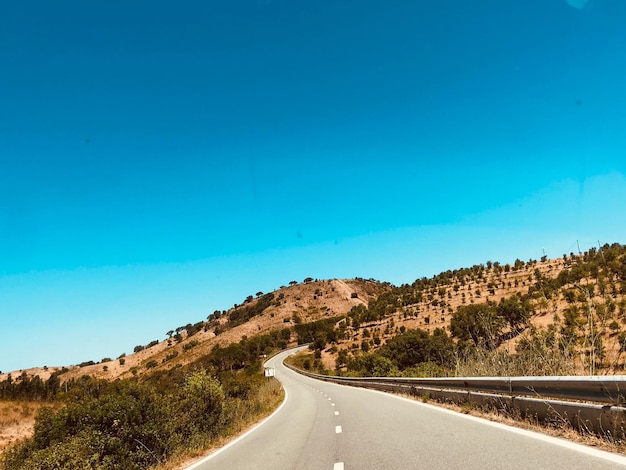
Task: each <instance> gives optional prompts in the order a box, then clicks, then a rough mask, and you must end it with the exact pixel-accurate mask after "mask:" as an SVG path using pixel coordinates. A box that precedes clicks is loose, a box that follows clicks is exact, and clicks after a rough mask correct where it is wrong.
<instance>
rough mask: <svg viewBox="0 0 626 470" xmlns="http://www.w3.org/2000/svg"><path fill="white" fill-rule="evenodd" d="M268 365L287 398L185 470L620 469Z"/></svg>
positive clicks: (594, 457) (564, 445)
mask: <svg viewBox="0 0 626 470" xmlns="http://www.w3.org/2000/svg"><path fill="white" fill-rule="evenodd" d="M288 354H289V352H283V353H280V354H279V355H277V356H275V357H274V358H272V359H270V360H269V361H268V363H267V365H268V366H270V367H275V369H276V377H277V378H278V379H279V380H280V381H281V382H282V384H283V386H284V388H285V391H286V395H287V396H286V400H285V402H284V403H283V405H282V406H281V408H280V409H279V410H278V411H277V412H276V413H274V414H273V415H272V416H271V417H270V418H269V419H268V420H267V421H265V422H264V423H263V424H262V425H261V426H259V427H257V428H255V429H254V430H253V431H252V432H250V433H248V434H246V435H244V436H243V437H242V438H240V439H238V440H237V441H235V442H233V443H231V444H230V445H228V446H226V447H225V448H222V449H220V450H218V451H217V452H215V453H214V454H212V455H211V456H209V457H208V458H206V459H204V460H203V461H201V462H198V463H196V464H194V465H192V466H191V467H188V469H189V470H191V469H193V470H209V469H213V470H215V469H250V470H252V469H263V470H266V469H272V470H280V469H284V470H294V469H307V470H308V469H312V470H317V469H319V470H353V469H354V470H356V469H358V470H367V469H380V470H383V469H384V470H389V469H457V468H458V469H481V468H484V469H496V468H497V469H532V470H536V469H543V468H545V469H564V470H575V469H581V470H583V469H584V470H590V469H602V470H609V469H617V468H620V469H624V468H626V458H625V457H622V456H617V455H614V454H609V453H605V452H601V451H597V450H595V449H593V448H588V447H584V446H580V445H577V444H573V443H571V442H569V441H565V440H561V439H555V438H550V437H546V436H543V435H541V434H537V433H533V432H529V431H525V430H520V429H517V428H511V427H508V426H504V425H501V424H497V423H491V422H489V421H486V420H482V419H478V418H474V417H471V416H467V415H462V414H458V413H454V412H451V411H448V410H444V409H441V408H438V407H435V406H432V405H428V404H424V403H421V402H417V401H413V400H408V399H404V398H401V397H397V396H393V395H389V394H385V393H381V392H376V391H371V390H365V389H359V388H353V387H346V386H342V385H336V384H330V383H326V382H321V381H318V380H314V379H310V378H308V377H304V376H301V375H299V374H297V373H295V372H293V371H291V370H289V369H287V368H286V367H285V366H284V365H282V361H283V359H284V358H285V357H286V356H287V355H288Z"/></svg>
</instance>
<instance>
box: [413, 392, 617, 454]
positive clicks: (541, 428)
mask: <svg viewBox="0 0 626 470" xmlns="http://www.w3.org/2000/svg"><path fill="white" fill-rule="evenodd" d="M403 396H404V397H405V398H410V399H413V400H420V401H423V402H427V403H429V404H431V405H435V406H439V407H441V408H446V409H448V410H452V411H456V412H457V413H463V414H467V415H471V416H476V417H478V418H483V419H487V420H489V421H493V422H496V423H502V424H505V425H507V426H512V427H516V428H520V429H526V430H529V431H533V432H537V433H540V434H545V435H548V436H552V437H558V438H561V439H566V440H568V441H572V442H576V443H578V444H582V445H586V446H589V447H595V448H597V449H600V450H604V451H607V452H613V453H616V454H622V455H626V446H625V445H624V444H625V442H624V441H622V440H616V439H609V438H607V437H602V436H599V435H597V434H594V433H592V432H590V431H584V430H580V431H578V430H575V429H573V428H572V427H571V426H570V425H569V423H568V422H565V421H566V420H563V422H558V420H557V421H554V422H551V423H539V422H536V421H531V420H530V419H527V418H522V417H521V416H519V415H516V414H514V413H511V412H509V411H507V410H504V409H493V408H489V409H485V408H481V407H479V406H475V405H472V404H471V403H464V404H459V405H457V404H454V403H449V402H445V403H444V402H438V401H435V400H431V399H429V398H427V399H424V398H423V397H415V396H411V395H404V394H403Z"/></svg>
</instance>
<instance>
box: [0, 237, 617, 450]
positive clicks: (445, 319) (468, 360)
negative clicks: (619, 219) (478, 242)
mask: <svg viewBox="0 0 626 470" xmlns="http://www.w3.org/2000/svg"><path fill="white" fill-rule="evenodd" d="M164 336H166V338H164V339H161V340H160V341H159V340H155V341H153V342H151V343H149V344H147V345H138V346H137V347H135V351H134V352H133V353H132V354H122V355H120V356H119V357H117V358H116V359H105V360H103V361H101V362H100V363H93V362H91V361H87V362H85V363H82V364H80V365H72V366H67V367H63V368H48V367H42V368H34V369H30V370H25V371H18V372H13V373H11V374H3V375H1V376H0V400H7V399H9V400H15V399H16V397H17V398H19V399H21V400H26V401H25V402H24V401H23V402H21V403H27V404H26V405H25V404H21V405H19V406H21V407H22V408H23V409H28V410H29V411H28V413H27V414H26V413H25V412H23V413H22V414H23V418H24V419H17V418H11V419H10V420H8V421H6V422H4V423H0V449H1V447H2V446H3V445H5V444H6V443H10V442H15V440H16V439H18V438H20V437H24V436H28V435H29V434H30V433H32V429H33V424H34V416H35V413H36V410H37V409H38V408H39V407H40V406H41V404H45V403H47V402H48V401H49V400H52V403H54V398H55V396H56V395H57V392H59V391H62V390H63V389H64V388H65V390H66V391H67V384H70V387H69V388H70V395H71V393H72V389H78V390H81V389H84V387H85V386H87V388H89V387H90V385H89V384H90V383H91V382H90V381H92V380H96V379H103V380H104V382H106V383H111V382H112V381H114V380H115V379H122V380H124V379H131V382H139V383H142V382H149V383H152V384H153V386H155V387H159V386H160V385H159V383H161V382H163V383H165V382H167V383H170V382H172V380H174V381H175V382H176V383H179V384H184V374H187V373H188V371H189V369H190V368H191V370H195V369H194V368H198V367H203V368H207V367H208V368H212V367H216V370H217V371H218V372H219V371H221V372H220V373H227V374H231V375H232V377H236V376H237V374H238V373H239V372H243V371H245V370H247V369H246V367H248V365H251V364H252V362H254V361H256V362H257V365H258V358H259V357H260V356H261V357H262V356H263V355H264V354H265V353H266V352H269V351H272V350H276V349H282V348H285V347H287V346H288V345H293V344H295V343H296V342H312V343H313V346H312V348H313V349H314V352H311V353H310V355H309V356H308V357H309V359H307V358H302V360H301V366H303V367H305V368H311V369H315V370H318V371H320V372H324V373H338V374H357V375H384V374H405V375H415V374H417V375H429V374H443V375H448V374H455V375H500V374H506V375H541V374H554V375H566V374H581V375H582V374H590V373H591V374H622V373H623V372H624V370H625V369H626V353H625V351H626V247H624V246H622V245H619V244H613V245H604V246H602V247H601V248H599V249H597V250H596V249H592V250H590V251H588V252H586V253H580V254H574V253H570V254H569V255H567V254H564V255H563V256H562V257H561V258H557V259H551V260H548V259H545V258H544V259H542V260H539V261H537V260H528V261H526V262H524V261H521V260H516V261H515V262H514V263H513V264H511V265H509V264H505V265H501V264H500V263H498V262H491V261H487V262H486V263H484V264H479V265H475V266H472V267H469V268H460V269H457V270H453V271H446V272H443V273H440V274H438V275H436V276H433V277H431V278H422V279H418V280H416V281H415V282H413V283H412V284H405V285H402V286H393V285H391V284H389V283H382V282H378V281H374V280H365V279H360V278H356V279H352V280H339V279H333V280H313V279H310V278H307V279H305V280H304V281H303V282H301V283H297V282H295V281H292V282H291V283H290V285H289V286H281V287H280V288H279V289H277V290H275V291H273V292H270V293H266V294H264V293H262V292H258V293H256V294H255V295H254V296H252V295H250V296H248V297H247V298H246V299H244V300H243V302H242V303H241V304H238V305H235V306H234V307H233V308H231V309H229V310H224V311H215V312H214V313H212V314H211V315H209V316H208V318H207V319H206V320H201V321H198V322H196V323H193V324H192V323H187V324H185V325H182V326H179V327H176V328H172V329H171V330H170V331H168V332H167V333H165V334H164ZM259 338H261V339H260V340H259ZM233 346H235V347H234V348H233ZM240 354H243V356H242V357H243V359H239V358H237V357H234V356H238V355H240ZM229 355H233V357H228V356H229ZM208 357H212V359H211V361H213V362H210V361H209V362H207V360H206V358H208ZM216 357H217V358H218V359H216ZM219 358H221V359H219ZM519 358H523V359H524V360H523V361H518V362H517V363H515V362H514V361H515V360H517V359H519ZM216 360H219V361H221V362H219V365H217V366H215V364H216V362H215V361H216ZM211 364H214V365H211ZM186 366H189V367H186ZM181 374H182V375H181ZM233 374H234V375H233ZM244 375H245V374H244ZM229 376H230V375H226V376H225V377H229ZM137 379H138V380H137ZM165 379H167V380H165ZM232 380H233V379H227V382H226V383H224V384H223V386H224V387H226V390H227V391H228V393H229V394H231V395H233V394H234V395H233V396H234V397H235V398H236V397H237V396H238V393H239V392H238V391H237V390H239V389H240V388H239V387H240V385H237V383H238V382H237V380H240V379H235V382H232ZM181 381H182V382H181ZM228 381H230V382H228ZM183 386H184V385H183ZM166 388H167V387H166ZM81 393H83V392H81ZM246 393H247V392H246ZM60 395H61V397H63V394H60ZM66 395H67V394H66ZM229 396H230V395H229ZM29 400H30V401H29ZM5 403H8V404H7V405H5V407H7V409H11V410H12V411H11V413H13V415H16V413H18V411H17V410H18V409H19V408H18V407H17V405H15V404H11V403H16V402H11V401H8V402H6V401H5ZM0 405H2V402H1V401H0ZM56 406H59V405H56ZM27 407H28V408H27Z"/></svg>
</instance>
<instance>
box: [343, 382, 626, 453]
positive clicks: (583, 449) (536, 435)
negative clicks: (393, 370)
mask: <svg viewBox="0 0 626 470" xmlns="http://www.w3.org/2000/svg"><path fill="white" fill-rule="evenodd" d="M340 386H345V385H340ZM351 388H355V389H358V390H363V391H366V392H372V393H380V394H382V395H385V396H388V397H393V398H396V399H398V400H404V401H407V402H409V403H413V404H415V405H417V406H424V407H427V408H432V409H434V410H438V411H441V412H442V413H447V414H451V415H454V416H458V417H460V418H464V419H468V420H470V421H475V422H478V423H482V424H486V425H489V426H492V427H494V428H498V429H502V430H504V431H509V432H512V433H515V434H519V435H522V436H526V437H529V438H532V439H537V440H539V441H544V442H548V443H550V444H553V445H556V446H559V447H564V448H565V449H570V450H573V451H576V452H580V453H581V454H587V455H590V456H593V457H597V458H599V459H603V460H608V461H609V462H613V463H618V464H620V465H626V456H623V455H619V454H614V453H612V452H607V451H605V450H599V449H595V448H593V447H589V446H586V445H583V444H578V443H577V442H572V441H568V440H566V439H563V438H559V437H553V436H548V435H546V434H542V433H540V432H537V431H531V430H529V429H522V428H518V427H515V426H509V425H506V424H503V423H498V422H495V421H490V420H488V419H485V418H480V417H478V416H472V415H467V414H464V413H458V412H456V411H453V410H449V409H447V408H442V407H439V406H437V405H431V404H429V403H422V402H420V401H416V400H411V399H410V398H405V397H401V396H398V395H394V394H392V393H385V392H381V391H379V390H371V389H367V388H361V387H351Z"/></svg>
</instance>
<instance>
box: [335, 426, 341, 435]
mask: <svg viewBox="0 0 626 470" xmlns="http://www.w3.org/2000/svg"><path fill="white" fill-rule="evenodd" d="M335 434H341V426H335Z"/></svg>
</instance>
